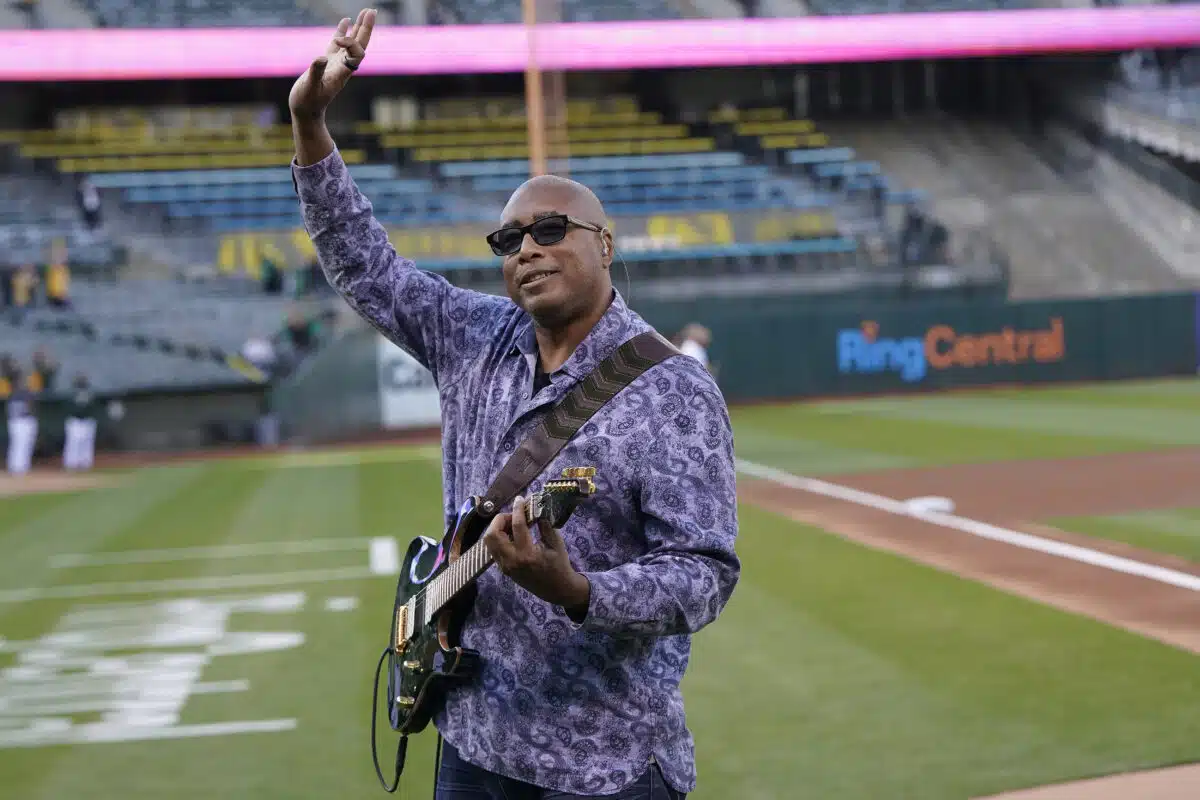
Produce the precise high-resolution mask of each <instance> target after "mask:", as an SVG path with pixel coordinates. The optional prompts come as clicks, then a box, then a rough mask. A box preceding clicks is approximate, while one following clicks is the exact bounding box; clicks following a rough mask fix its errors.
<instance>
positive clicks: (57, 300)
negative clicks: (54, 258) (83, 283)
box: [46, 262, 71, 308]
mask: <svg viewBox="0 0 1200 800" xmlns="http://www.w3.org/2000/svg"><path fill="white" fill-rule="evenodd" d="M70 288H71V270H70V268H69V267H67V265H66V262H63V263H57V264H56V263H51V264H50V265H49V266H47V267H46V302H48V303H49V304H50V305H52V306H54V307H55V308H68V307H69V306H70V305H71V301H70V299H69V298H68V296H67V295H68V294H69V293H70Z"/></svg>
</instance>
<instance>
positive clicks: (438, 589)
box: [422, 539, 492, 625]
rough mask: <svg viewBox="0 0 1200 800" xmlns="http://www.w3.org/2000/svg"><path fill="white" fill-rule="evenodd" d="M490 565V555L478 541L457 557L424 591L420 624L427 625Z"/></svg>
mask: <svg viewBox="0 0 1200 800" xmlns="http://www.w3.org/2000/svg"><path fill="white" fill-rule="evenodd" d="M491 565H492V556H491V553H489V552H488V551H487V546H486V545H484V543H483V540H482V539H480V540H479V541H478V542H476V543H475V546H474V547H472V548H471V549H470V550H468V551H467V552H465V553H463V554H462V555H461V556H459V557H458V560H457V561H455V562H454V563H453V564H451V565H450V566H449V567H447V568H446V571H445V572H443V573H442V574H441V575H438V576H437V577H436V578H435V579H434V580H433V583H431V584H429V588H427V589H426V590H425V612H424V614H423V615H422V616H423V617H424V620H423V623H422V624H424V625H428V624H429V623H430V622H431V621H432V620H433V618H434V616H435V615H436V614H437V612H439V611H441V610H442V606H444V605H446V603H449V602H450V601H451V600H453V599H454V596H455V595H456V594H458V593H459V592H460V591H462V589H463V587H465V586H466V585H467V584H469V583H470V582H471V581H473V580H475V579H476V578H478V577H479V576H480V575H482V574H483V573H484V572H486V571H487V568H488V567H490V566H491Z"/></svg>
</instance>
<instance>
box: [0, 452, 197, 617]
mask: <svg viewBox="0 0 1200 800" xmlns="http://www.w3.org/2000/svg"><path fill="white" fill-rule="evenodd" d="M206 474H207V467H204V466H200V465H192V466H191V467H190V468H188V469H186V470H184V469H180V470H171V471H167V472H161V473H155V472H151V473H146V474H143V475H140V476H138V477H137V478H136V479H134V480H131V481H130V482H129V483H126V484H123V485H122V486H120V487H119V488H116V489H110V490H106V491H103V492H89V493H84V494H78V495H71V496H69V497H63V498H61V499H60V501H59V502H58V503H55V504H53V505H51V506H49V507H45V508H44V509H43V510H42V513H40V514H38V515H37V516H33V517H29V518H25V519H24V520H23V521H22V522H20V523H18V524H17V525H15V526H11V527H8V528H6V529H4V530H3V531H0V550H2V551H3V553H4V558H2V559H0V590H4V591H8V590H14V589H26V588H37V587H43V586H56V585H64V584H69V583H75V582H76V581H75V580H74V579H72V577H71V576H70V575H69V574H68V572H69V571H67V570H56V569H51V568H50V559H51V558H53V557H54V556H55V555H58V554H60V553H64V552H91V551H94V550H102V549H104V548H105V547H106V546H108V545H109V544H110V543H111V542H113V541H118V540H119V539H120V538H121V537H122V536H124V535H125V533H126V532H127V531H128V530H129V529H130V528H131V527H136V526H137V525H138V524H139V523H140V522H141V521H142V520H146V519H161V518H162V516H161V515H162V514H164V513H165V514H167V515H168V516H169V515H170V514H172V513H173V512H174V510H176V509H178V507H179V503H180V502H181V499H182V498H188V497H190V496H191V489H192V487H194V486H195V485H197V484H198V483H200V482H201V481H202V480H203V479H204V477H205V475H206ZM88 582H92V581H91V580H89V581H88ZM68 605H69V604H68V603H67V602H66V601H49V602H46V603H41V604H37V603H35V604H30V605H29V606H0V636H8V637H10V638H13V637H21V638H24V637H28V636H34V635H40V634H42V633H44V632H45V631H46V630H47V627H46V626H48V625H52V624H53V622H54V620H57V619H58V617H59V616H61V615H62V613H63V612H64V611H65V609H66V608H67V607H68Z"/></svg>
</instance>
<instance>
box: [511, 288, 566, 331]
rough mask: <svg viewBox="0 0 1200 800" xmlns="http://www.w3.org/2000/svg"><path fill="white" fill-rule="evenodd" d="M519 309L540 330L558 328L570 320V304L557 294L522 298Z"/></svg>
mask: <svg viewBox="0 0 1200 800" xmlns="http://www.w3.org/2000/svg"><path fill="white" fill-rule="evenodd" d="M521 307H522V308H524V309H525V313H527V314H528V315H529V316H531V317H533V321H534V322H536V323H537V324H538V326H539V327H542V328H559V327H562V326H563V325H565V324H566V323H567V322H569V321H570V320H571V308H570V304H568V303H567V302H566V298H565V297H559V296H558V294H557V293H546V294H538V295H537V296H535V297H525V298H522V302H521Z"/></svg>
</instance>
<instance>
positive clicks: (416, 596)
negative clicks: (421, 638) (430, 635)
mask: <svg viewBox="0 0 1200 800" xmlns="http://www.w3.org/2000/svg"><path fill="white" fill-rule="evenodd" d="M481 541H482V540H481ZM478 544H479V543H476V544H475V545H472V546H471V549H470V550H468V551H467V552H466V553H464V554H463V556H462V557H461V558H459V559H458V560H457V561H455V562H454V564H453V565H452V566H451V567H450V569H455V568H457V567H458V565H459V564H462V563H463V561H464V559H466V558H468V557H469V556H470V554H471V553H472V552H474V551H475V548H476V547H477V546H478ZM480 552H483V551H482V550H481V551H480ZM486 564H487V559H486V558H484V564H480V565H479V568H482V567H483V566H485V565H486ZM477 569H478V568H477ZM449 571H450V570H447V571H446V572H443V573H442V574H441V575H439V576H438V578H437V579H435V582H434V583H433V584H430V585H429V586H426V587H424V588H422V589H421V590H420V591H419V592H417V593H416V594H414V595H413V596H412V598H411V599H410V600H409V601H408V602H409V603H412V604H413V612H414V614H415V613H416V607H417V605H418V604H419V602H420V601H421V600H423V599H424V598H425V596H426V595H427V594H429V592H430V590H431V589H433V588H434V586H435V585H436V583H437V581H440V580H441V579H442V578H443V577H445V576H446V575H447V574H448V573H449ZM461 588H462V587H461V586H459V587H457V588H456V589H455V592H457V591H458V589H461ZM453 594H454V592H452V593H451V596H453ZM445 602H446V601H442V602H441V603H440V604H439V605H438V608H439V609H440V608H441V606H443V605H445ZM405 605H408V603H405ZM434 613H436V612H434ZM421 616H422V617H425V616H429V617H430V619H427V620H424V621H423V622H422V623H421V624H422V625H428V624H429V623H430V622H431V621H432V615H431V614H429V613H428V612H427V613H424V614H422V615H421ZM410 618H411V619H412V621H413V627H414V629H415V628H416V624H417V621H416V619H415V618H412V617H410ZM405 633H407V631H405Z"/></svg>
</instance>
